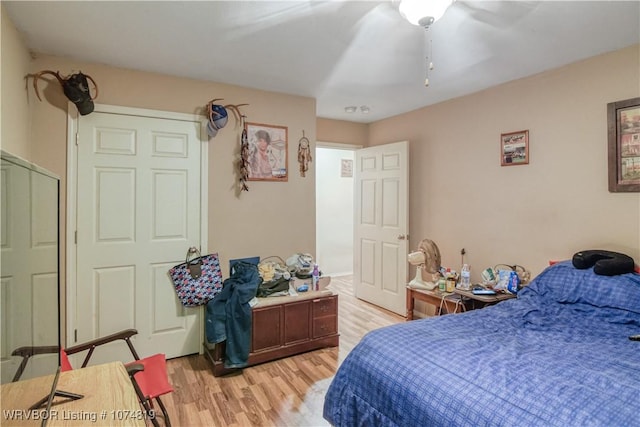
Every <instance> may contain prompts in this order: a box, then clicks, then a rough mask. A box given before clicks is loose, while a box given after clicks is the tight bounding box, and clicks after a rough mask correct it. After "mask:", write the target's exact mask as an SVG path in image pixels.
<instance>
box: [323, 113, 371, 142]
mask: <svg viewBox="0 0 640 427" xmlns="http://www.w3.org/2000/svg"><path fill="white" fill-rule="evenodd" d="M316 127H317V132H318V133H317V140H318V141H322V142H336V143H341V144H351V145H361V146H363V147H366V146H367V144H368V143H369V125H367V124H365V123H355V122H346V121H344V120H331V119H323V118H320V117H318V119H317V121H316Z"/></svg>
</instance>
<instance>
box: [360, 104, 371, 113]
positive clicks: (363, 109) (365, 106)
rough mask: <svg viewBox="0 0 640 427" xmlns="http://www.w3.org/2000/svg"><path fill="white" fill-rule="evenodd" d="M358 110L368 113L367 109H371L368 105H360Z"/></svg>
mask: <svg viewBox="0 0 640 427" xmlns="http://www.w3.org/2000/svg"><path fill="white" fill-rule="evenodd" d="M360 111H361V112H362V114H369V111H371V109H370V108H369V106H368V105H362V106H361V107H360Z"/></svg>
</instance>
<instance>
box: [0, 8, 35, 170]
mask: <svg viewBox="0 0 640 427" xmlns="http://www.w3.org/2000/svg"><path fill="white" fill-rule="evenodd" d="M0 20H1V24H0V44H1V49H0V61H1V67H0V70H1V71H0V97H1V98H2V102H1V104H0V116H1V120H0V122H1V124H0V129H1V131H0V147H1V148H2V149H3V150H6V151H9V152H10V153H12V154H14V155H16V156H19V157H22V158H23V159H25V160H32V152H33V150H32V148H31V144H30V138H29V105H28V102H33V99H34V96H33V94H32V93H31V94H30V95H27V81H26V80H25V76H26V75H27V74H28V73H29V63H30V61H31V57H30V55H29V52H28V50H27V48H26V46H25V44H24V42H23V41H22V38H21V37H20V34H19V33H18V31H17V30H16V28H15V26H14V25H13V23H12V22H11V20H10V19H9V16H8V15H7V14H6V12H5V8H4V5H2V4H0ZM30 82H31V81H29V83H30Z"/></svg>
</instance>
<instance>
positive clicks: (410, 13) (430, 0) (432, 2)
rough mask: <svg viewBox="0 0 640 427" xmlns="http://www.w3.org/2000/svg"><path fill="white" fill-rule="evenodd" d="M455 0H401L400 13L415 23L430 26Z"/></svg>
mask: <svg viewBox="0 0 640 427" xmlns="http://www.w3.org/2000/svg"><path fill="white" fill-rule="evenodd" d="M452 3H453V0H400V4H399V5H398V11H399V12H400V15H402V17H403V18H404V19H406V20H407V21H409V22H410V23H412V24H413V25H419V26H421V27H428V26H429V25H431V24H433V23H434V22H436V21H437V20H438V19H440V18H441V17H442V15H444V13H445V12H446V10H447V8H448V7H449V6H451V4H452Z"/></svg>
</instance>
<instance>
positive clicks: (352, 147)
mask: <svg viewBox="0 0 640 427" xmlns="http://www.w3.org/2000/svg"><path fill="white" fill-rule="evenodd" d="M318 148H328V149H332V150H343V151H349V152H352V153H353V156H354V158H355V152H356V151H358V150H361V149H362V148H364V146H363V145H361V144H343V143H340V142H325V141H316V146H315V149H314V156H315V157H314V158H316V160H317V152H316V150H317V149H318ZM316 167H317V164H316ZM315 173H316V174H317V170H316V172H315ZM319 185H321V184H319V183H318V179H317V176H316V184H315V189H314V191H315V192H316V193H317V190H318V186H319ZM354 185H355V181H354ZM354 190H355V188H354ZM353 202H354V203H355V200H353ZM354 212H355V209H354ZM352 219H353V218H352ZM315 226H316V247H315V252H316V259H318V258H319V257H320V251H319V250H318V239H317V233H318V231H317V228H318V205H317V203H316V224H315ZM351 241H352V243H355V233H354V228H353V227H351ZM351 263H352V264H353V257H352V260H351ZM352 275H353V273H352ZM352 285H353V283H352ZM352 287H353V286H352Z"/></svg>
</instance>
